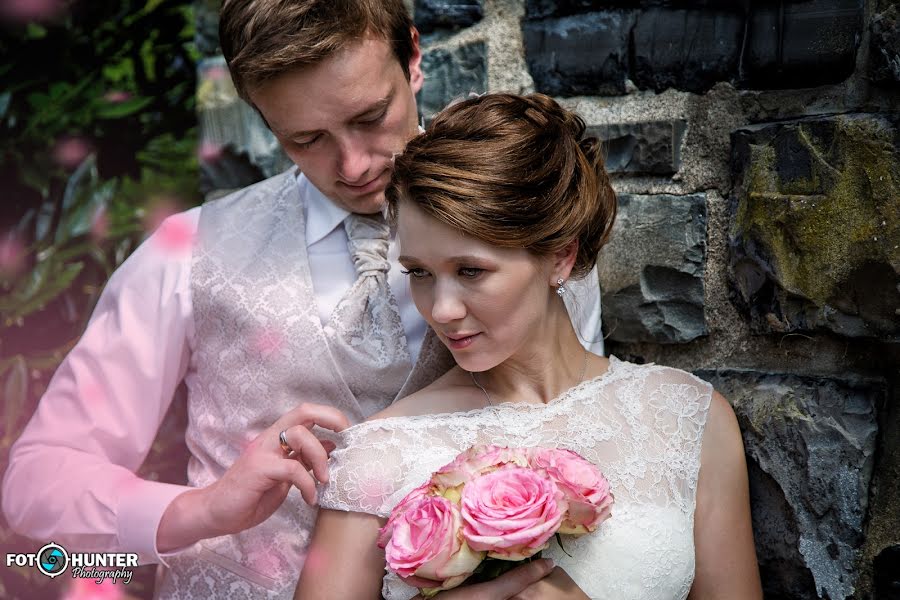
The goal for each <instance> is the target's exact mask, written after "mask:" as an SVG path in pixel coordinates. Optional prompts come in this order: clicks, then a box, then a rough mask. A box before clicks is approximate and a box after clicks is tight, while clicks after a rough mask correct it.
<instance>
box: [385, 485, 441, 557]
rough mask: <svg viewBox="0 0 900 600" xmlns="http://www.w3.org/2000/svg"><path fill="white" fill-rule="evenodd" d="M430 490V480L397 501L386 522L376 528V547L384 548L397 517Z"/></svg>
mask: <svg viewBox="0 0 900 600" xmlns="http://www.w3.org/2000/svg"><path fill="white" fill-rule="evenodd" d="M430 491H431V482H429V483H423V484H422V485H420V486H419V487H417V488H416V489H414V490H413V491H411V492H410V493H408V494H407V495H406V496H404V497H403V500H401V501H400V502H398V503H397V506H395V507H394V509H393V510H392V511H391V516H390V517H389V518H388V522H387V523H386V524H385V525H384V527H382V528H381V529H379V530H378V547H379V548H381V549H384V547H385V546H386V545H387V543H388V540H389V539H391V533H392V532H393V531H394V525H395V524H396V522H397V519H399V518H400V517H402V516H403V513H405V512H406V511H407V509H409V507H410V506H412V505H413V503H414V502H415V501H416V500H418V499H419V498H423V497H424V496H427V495H429V492H430Z"/></svg>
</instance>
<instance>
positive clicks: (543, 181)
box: [386, 94, 616, 279]
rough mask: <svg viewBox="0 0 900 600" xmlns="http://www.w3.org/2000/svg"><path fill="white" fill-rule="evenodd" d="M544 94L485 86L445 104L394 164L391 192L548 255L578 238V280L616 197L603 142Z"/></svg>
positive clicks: (468, 229) (492, 237) (500, 242)
mask: <svg viewBox="0 0 900 600" xmlns="http://www.w3.org/2000/svg"><path fill="white" fill-rule="evenodd" d="M584 132H585V124H584V121H583V120H582V119H581V117H579V116H578V115H576V114H575V113H573V112H570V111H568V110H566V109H564V108H562V107H561V106H560V105H559V104H557V102H556V101H555V100H553V99H552V98H550V97H549V96H545V95H543V94H530V95H528V96H517V95H514V94H485V95H482V96H477V97H473V98H469V99H468V100H464V101H461V102H458V103H456V104H453V105H451V106H449V107H448V108H446V109H444V110H443V111H441V112H440V113H439V114H438V115H437V116H436V117H435V118H434V120H433V121H432V122H431V125H430V126H429V128H428V130H427V131H426V132H425V133H423V134H421V135H419V136H418V137H416V138H414V139H413V140H412V141H410V143H409V145H408V146H407V147H406V150H405V151H404V152H403V154H401V155H398V156H397V157H396V159H395V162H394V171H393V177H392V181H391V185H390V186H388V189H387V192H386V196H387V201H388V206H389V212H390V215H391V217H392V219H393V220H396V217H397V207H398V204H399V202H400V200H401V199H405V200H407V201H410V202H414V203H415V204H416V205H418V206H419V208H421V209H422V210H423V211H425V213H427V214H428V215H430V216H432V217H433V218H435V219H437V220H438V221H440V222H442V223H444V224H446V225H449V226H451V227H453V228H455V229H458V230H459V231H462V232H465V233H466V234H467V235H471V236H473V237H475V238H478V239H480V240H482V241H484V242H486V243H488V244H491V245H495V246H500V247H506V248H524V249H526V250H529V251H530V252H532V253H534V254H535V255H538V256H548V255H551V254H554V253H555V252H557V251H559V250H562V249H563V248H565V247H566V246H567V245H568V244H569V243H570V242H572V241H573V240H577V241H578V255H577V257H576V259H575V264H574V267H573V269H572V274H571V277H572V278H574V279H578V278H582V277H584V276H586V275H587V274H588V273H589V272H590V270H591V269H592V268H593V266H594V263H595V262H596V260H597V253H598V252H599V251H600V248H601V247H602V246H603V244H604V243H606V240H607V238H608V237H609V232H610V229H611V227H612V223H613V219H614V218H615V215H616V198H615V194H614V192H613V190H612V187H611V186H610V184H609V177H608V176H607V174H606V169H605V168H604V166H603V157H602V156H601V151H600V142H599V140H597V138H594V137H588V138H583V136H584Z"/></svg>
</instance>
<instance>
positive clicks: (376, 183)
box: [339, 169, 388, 196]
mask: <svg viewBox="0 0 900 600" xmlns="http://www.w3.org/2000/svg"><path fill="white" fill-rule="evenodd" d="M386 173H388V170H387V169H385V170H384V171H382V172H381V173H379V174H378V176H377V177H375V178H374V179H371V180H369V181H367V182H366V183H363V184H362V185H352V184H349V183H345V182H343V181H341V182H339V183H340V184H341V185H342V186H344V187H345V188H347V189H348V190H350V193H352V194H356V195H358V196H364V195H366V194H371V193H372V192H377V191H379V190H380V189H381V188H382V187H383V185H384V181H382V179H383V178H384V176H385V174H386Z"/></svg>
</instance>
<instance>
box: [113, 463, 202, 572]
mask: <svg viewBox="0 0 900 600" xmlns="http://www.w3.org/2000/svg"><path fill="white" fill-rule="evenodd" d="M124 487H125V490H123V493H122V495H121V497H120V499H119V509H118V511H117V516H118V520H119V525H118V528H119V544H120V546H121V547H122V548H127V549H128V550H130V551H132V552H137V553H138V556H139V558H138V561H139V564H141V565H144V564H155V563H162V564H163V565H165V566H166V567H170V565H169V563H167V562H166V560H165V558H166V557H168V556H175V555H177V554H181V553H182V552H184V551H185V550H188V549H189V548H191V547H192V545H191V546H185V547H184V548H179V549H177V550H173V551H171V552H166V553H165V554H164V555H163V554H160V553H159V550H158V549H157V547H156V534H157V531H158V529H159V523H160V521H161V520H162V516H163V514H164V513H165V512H166V509H167V508H168V507H169V504H171V503H172V501H173V500H175V498H176V497H177V496H180V495H181V494H183V493H184V492H186V491H188V490H192V489H194V488H192V487H189V486H185V485H174V484H171V483H160V482H158V481H147V480H144V479H135V480H134V481H132V482H130V483H129V484H128V485H127V486H124Z"/></svg>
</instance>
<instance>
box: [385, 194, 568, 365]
mask: <svg viewBox="0 0 900 600" xmlns="http://www.w3.org/2000/svg"><path fill="white" fill-rule="evenodd" d="M397 235H398V238H399V241H400V254H401V256H400V263H401V264H402V265H403V267H404V269H405V271H407V272H408V278H409V286H410V291H411V293H412V298H413V301H414V302H415V303H416V308H417V309H418V310H419V312H420V313H421V314H422V316H423V317H424V318H425V320H426V321H427V322H428V324H429V325H430V326H431V328H432V329H434V331H435V333H437V335H438V337H440V339H441V341H442V342H444V344H445V345H446V346H447V347H448V348H449V349H450V351H451V352H452V353H453V357H454V358H455V359H456V362H457V364H458V365H459V366H460V367H462V368H463V369H465V370H467V371H476V372H478V371H485V370H487V369H490V368H492V367H495V366H496V365H498V364H500V363H501V362H503V361H505V360H506V359H507V358H509V357H510V356H512V355H513V354H515V353H516V352H519V351H522V350H524V351H526V352H527V344H528V343H529V342H530V341H531V340H533V339H534V338H535V337H537V336H538V335H540V333H541V331H542V323H543V322H544V321H545V320H546V319H547V316H548V309H549V306H550V301H551V298H552V297H553V289H552V288H551V287H550V280H551V277H552V273H551V270H552V264H551V263H550V261H547V260H543V259H540V258H538V257H535V256H534V255H533V254H532V253H530V252H528V251H527V250H524V249H521V248H501V247H498V246H493V245H490V244H487V243H485V242H483V241H481V240H478V239H475V238H473V237H469V236H466V235H464V234H463V233H462V232H460V231H458V230H456V229H453V228H451V227H449V226H447V225H445V224H443V223H441V222H440V221H438V220H436V219H434V218H433V217H430V216H429V215H427V214H426V213H425V212H423V211H422V210H421V209H420V208H419V207H418V206H416V205H415V204H413V203H412V202H408V201H405V200H404V201H401V203H400V207H399V219H398V225H397Z"/></svg>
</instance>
